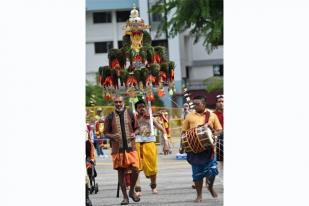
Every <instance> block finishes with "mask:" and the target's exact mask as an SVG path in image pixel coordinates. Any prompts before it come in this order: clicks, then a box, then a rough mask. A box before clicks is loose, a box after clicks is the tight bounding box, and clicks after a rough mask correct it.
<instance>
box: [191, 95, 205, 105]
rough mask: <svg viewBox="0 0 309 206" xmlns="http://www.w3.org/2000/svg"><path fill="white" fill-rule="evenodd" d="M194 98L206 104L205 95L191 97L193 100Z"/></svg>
mask: <svg viewBox="0 0 309 206" xmlns="http://www.w3.org/2000/svg"><path fill="white" fill-rule="evenodd" d="M195 99H199V100H201V101H202V102H203V103H204V104H205V105H206V97H205V96H196V97H194V98H193V100H195Z"/></svg>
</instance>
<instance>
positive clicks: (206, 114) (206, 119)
mask: <svg viewBox="0 0 309 206" xmlns="http://www.w3.org/2000/svg"><path fill="white" fill-rule="evenodd" d="M209 117H210V112H209V111H206V113H205V124H207V123H208V120H209Z"/></svg>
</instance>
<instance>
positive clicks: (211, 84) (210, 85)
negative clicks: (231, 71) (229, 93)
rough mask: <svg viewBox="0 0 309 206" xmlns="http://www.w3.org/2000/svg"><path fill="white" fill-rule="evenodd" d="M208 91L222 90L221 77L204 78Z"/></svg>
mask: <svg viewBox="0 0 309 206" xmlns="http://www.w3.org/2000/svg"><path fill="white" fill-rule="evenodd" d="M204 83H205V85H206V90H207V91H208V92H213V91H220V90H223V77H220V76H213V77H210V78H208V79H206V80H204Z"/></svg>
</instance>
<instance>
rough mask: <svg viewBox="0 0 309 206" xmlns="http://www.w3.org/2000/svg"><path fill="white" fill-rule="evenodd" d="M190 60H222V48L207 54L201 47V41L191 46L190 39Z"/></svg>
mask: <svg viewBox="0 0 309 206" xmlns="http://www.w3.org/2000/svg"><path fill="white" fill-rule="evenodd" d="M191 45H192V48H193V49H192V51H193V52H192V58H193V60H205V59H223V46H219V47H218V48H217V49H215V50H213V51H212V53H210V54H208V53H207V50H206V48H205V47H204V46H203V41H202V40H200V41H198V42H197V43H196V44H193V38H192V44H191Z"/></svg>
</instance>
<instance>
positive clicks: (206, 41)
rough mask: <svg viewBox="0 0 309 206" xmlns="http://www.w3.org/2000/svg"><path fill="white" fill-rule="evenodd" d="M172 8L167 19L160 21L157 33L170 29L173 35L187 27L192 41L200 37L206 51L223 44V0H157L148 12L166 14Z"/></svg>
mask: <svg viewBox="0 0 309 206" xmlns="http://www.w3.org/2000/svg"><path fill="white" fill-rule="evenodd" d="M174 9H175V14H174V15H173V16H172V18H171V19H170V20H169V21H167V20H166V21H161V23H160V25H159V27H158V33H157V35H160V34H161V33H163V32H166V31H167V30H168V29H170V30H169V33H168V34H169V35H171V36H172V37H174V36H175V35H177V34H178V33H181V32H184V31H185V30H187V29H189V31H190V34H191V35H193V37H194V43H196V42H198V41H199V39H200V38H202V39H203V45H204V46H205V47H206V49H207V51H208V52H211V51H212V50H213V49H215V48H216V47H218V46H219V45H222V44H223V0H159V1H158V2H157V3H156V4H155V5H154V6H153V7H152V8H151V9H150V12H153V13H156V14H161V15H162V14H166V15H167V14H169V13H171V12H172V10H174ZM165 19H166V18H165Z"/></svg>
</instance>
